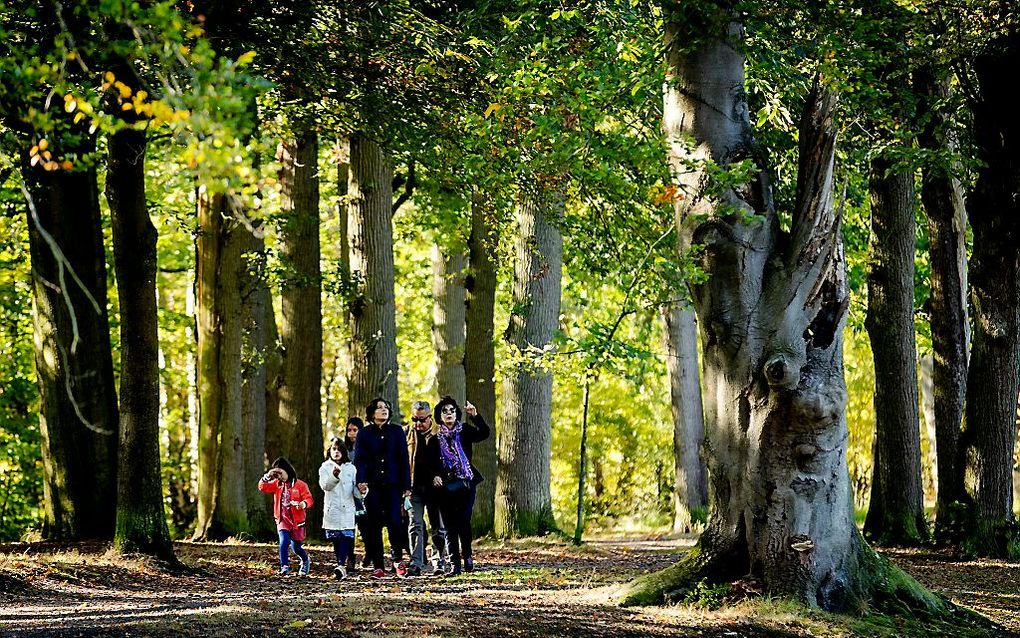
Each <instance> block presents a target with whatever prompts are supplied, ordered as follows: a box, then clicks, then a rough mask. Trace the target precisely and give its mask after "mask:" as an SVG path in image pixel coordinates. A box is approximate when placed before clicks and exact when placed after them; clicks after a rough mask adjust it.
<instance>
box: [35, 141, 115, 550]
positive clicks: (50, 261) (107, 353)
mask: <svg viewBox="0 0 1020 638" xmlns="http://www.w3.org/2000/svg"><path fill="white" fill-rule="evenodd" d="M82 150H83V151H86V152H88V151H91V150H94V149H91V148H85V149H82ZM23 174H24V178H25V183H26V185H27V192H28V194H29V202H28V226H29V246H30V251H31V257H32V285H33V293H34V295H33V306H34V310H35V312H34V313H33V314H34V329H35V368H36V378H37V382H38V385H39V405H40V411H39V428H40V431H41V433H42V458H43V473H44V483H43V499H44V517H43V536H44V537H45V538H48V539H54V540H78V539H86V538H102V539H112V538H113V535H114V526H115V521H116V500H117V499H116V494H117V440H118V431H119V425H118V421H119V418H118V415H117V395H116V391H115V388H114V380H113V360H112V356H111V350H110V324H109V320H108V318H107V313H106V299H107V292H106V257H105V253H104V250H103V234H102V224H101V221H100V210H99V191H98V187H97V185H96V171H95V169H94V168H84V169H81V170H76V171H64V170H58V171H53V172H46V171H43V170H42V169H41V168H39V167H35V168H32V167H28V166H27V164H26V166H25V167H24V169H23Z"/></svg>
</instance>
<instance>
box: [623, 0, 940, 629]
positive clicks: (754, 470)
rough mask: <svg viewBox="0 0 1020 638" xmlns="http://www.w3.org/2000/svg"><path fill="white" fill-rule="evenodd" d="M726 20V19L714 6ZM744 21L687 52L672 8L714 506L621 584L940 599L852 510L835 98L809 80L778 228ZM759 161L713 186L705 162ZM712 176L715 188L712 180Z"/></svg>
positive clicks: (807, 600)
mask: <svg viewBox="0 0 1020 638" xmlns="http://www.w3.org/2000/svg"><path fill="white" fill-rule="evenodd" d="M718 12H719V14H720V15H719V16H718V17H719V18H720V20H719V21H720V23H722V24H727V23H726V21H725V19H724V18H732V16H731V15H730V14H729V9H727V8H725V7H722V6H720V7H719V9H718ZM740 37H741V27H740V25H738V24H736V23H734V22H729V23H728V24H727V26H726V27H725V33H723V34H722V35H720V36H716V37H710V36H704V35H703V36H702V38H701V39H700V41H699V44H698V46H696V47H695V48H694V49H693V51H691V50H690V49H689V48H688V47H690V44H691V43H690V41H689V40H688V38H687V37H686V36H685V35H684V34H682V33H681V32H680V25H678V24H676V23H669V24H668V26H667V30H666V44H667V52H668V58H667V60H668V65H669V72H670V77H669V78H668V86H667V91H666V100H665V107H664V126H665V128H666V130H667V131H668V132H671V134H670V136H669V137H670V140H671V141H672V142H673V144H672V145H671V146H672V148H671V152H673V153H675V154H677V155H678V156H679V157H682V158H683V164H684V166H685V167H686V169H687V170H686V171H685V172H682V173H681V174H680V175H679V181H680V183H681V185H682V186H683V194H684V199H683V200H682V202H683V206H682V208H681V210H679V211H678V213H679V218H680V219H679V222H680V225H679V230H680V234H681V236H682V241H685V242H686V243H688V244H690V245H694V244H700V245H702V246H703V247H704V249H703V251H702V252H701V255H702V259H703V263H702V266H703V268H704V270H705V271H706V272H708V273H709V275H710V276H709V278H708V280H707V281H706V282H704V283H701V284H697V285H694V286H692V293H693V294H692V297H693V301H694V307H695V309H696V311H697V315H698V319H699V327H700V331H701V342H702V351H703V362H704V363H703V372H704V385H705V388H706V391H705V395H704V408H705V424H706V429H707V439H706V441H707V460H708V465H709V471H710V476H711V482H712V486H713V489H712V492H711V496H710V511H711V514H710V519H709V524H708V528H707V530H706V531H705V533H704V534H702V536H701V538H700V539H699V542H698V546H697V547H696V548H695V550H694V551H693V552H692V553H690V554H689V555H688V556H687V557H686V558H685V559H684V560H683V561H681V563H679V564H678V565H676V566H674V567H673V568H670V569H669V570H666V571H665V572H660V573H659V574H657V575H650V576H647V577H643V578H641V579H638V580H636V581H634V582H633V583H631V584H630V585H629V586H628V587H625V588H624V589H623V591H622V592H621V600H622V601H623V602H624V603H649V602H656V601H662V600H665V599H667V598H669V595H670V592H674V591H677V590H683V589H684V588H685V587H690V586H691V585H693V584H695V583H697V582H699V581H700V580H701V579H707V580H708V581H710V582H726V581H727V580H729V579H732V578H735V577H737V576H741V575H749V576H750V577H753V578H755V579H757V580H759V581H760V582H761V584H762V587H763V590H764V591H765V592H766V593H769V594H772V595H780V596H786V597H790V598H793V599H795V600H798V601H800V602H802V603H804V604H807V605H809V606H812V607H820V608H822V609H826V610H833V611H839V610H851V609H859V608H860V607H861V606H862V605H866V604H868V603H869V602H870V601H875V602H879V601H880V600H881V599H886V598H892V599H894V600H896V601H899V603H900V604H903V605H906V606H908V607H910V608H913V609H923V610H928V611H940V610H944V609H945V608H946V603H944V602H943V601H942V600H940V599H939V598H937V597H935V596H933V595H932V594H930V593H928V592H926V591H925V590H924V589H923V588H921V587H920V586H919V585H917V583H916V582H914V581H913V580H912V579H910V578H909V577H907V576H905V575H904V574H902V572H900V571H899V570H896V569H895V568H893V567H891V566H890V565H889V564H888V563H887V562H886V561H884V560H883V559H881V558H879V557H878V556H877V555H876V554H875V553H874V552H873V551H871V549H870V548H868V546H867V544H866V543H865V542H864V541H863V539H862V538H861V536H860V534H859V533H858V531H857V528H856V526H855V525H854V518H853V509H852V504H851V494H850V479H849V472H848V470H847V461H846V447H847V435H848V432H847V425H846V417H845V406H846V398H847V392H846V386H845V382H844V377H843V356H842V334H843V327H844V322H845V315H846V307H847V302H848V290H847V283H846V275H845V263H844V258H843V248H842V238H841V233H840V215H839V213H838V212H836V211H834V210H833V192H832V190H833V189H832V180H833V161H834V154H835V153H834V146H835V127H834V126H833V123H832V117H833V111H834V107H835V102H836V100H835V97H834V96H833V95H832V94H831V93H829V92H828V91H826V90H824V89H822V88H820V87H819V86H817V84H816V86H815V88H814V89H813V90H812V93H811V95H810V96H809V98H808V100H807V104H806V105H805V110H804V115H803V118H802V120H801V131H800V161H799V170H798V178H797V201H796V206H795V208H794V210H793V215H792V223H791V227H790V230H789V232H786V231H783V230H781V229H780V227H779V223H778V219H777V216H776V213H775V211H774V210H773V207H772V199H771V194H770V189H769V184H768V177H767V174H766V173H765V172H764V171H763V170H762V169H761V167H762V166H764V163H763V162H762V161H761V158H760V155H759V154H758V152H757V149H756V148H755V144H754V141H753V136H752V133H751V127H750V122H749V120H748V111H747V103H746V97H745V94H744V66H743V65H744V61H743V54H742V47H741V46H740V45H739V42H738V40H739V39H740ZM744 159H752V160H754V162H755V164H756V166H757V167H758V168H757V169H756V170H754V171H751V172H750V174H749V177H748V179H747V181H746V182H745V183H743V184H739V185H737V186H734V187H726V188H719V187H717V186H715V185H713V184H711V183H710V180H709V179H708V177H707V174H706V171H705V166H706V163H707V162H712V163H715V164H717V165H720V166H732V165H733V164H734V163H735V162H739V161H741V160H744ZM714 186H715V187H714Z"/></svg>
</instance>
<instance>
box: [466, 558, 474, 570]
mask: <svg viewBox="0 0 1020 638" xmlns="http://www.w3.org/2000/svg"><path fill="white" fill-rule="evenodd" d="M464 571H466V572H468V573H470V572H473V571H475V561H474V560H472V559H470V558H465V559H464Z"/></svg>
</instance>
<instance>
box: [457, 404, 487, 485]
mask: <svg viewBox="0 0 1020 638" xmlns="http://www.w3.org/2000/svg"><path fill="white" fill-rule="evenodd" d="M489 433H490V432H489V424H488V423H486V422H485V419H483V418H482V415H481V414H476V415H475V416H468V418H467V419H466V420H465V421H464V429H462V430H461V431H460V444H461V445H462V446H464V454H465V455H466V456H467V458H468V461H469V462H470V461H471V453H472V450H471V448H472V447H473V446H474V444H475V443H481V442H482V441H484V440H485V439H487V438H489ZM471 471H472V472H474V473H475V478H474V480H473V481H472V483H474V484H475V485H478V484H479V483H481V482H482V481H484V480H485V477H484V476H482V473H481V472H479V471H478V468H477V467H475V464H474V463H473V462H472V463H471Z"/></svg>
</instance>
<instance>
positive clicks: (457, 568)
mask: <svg viewBox="0 0 1020 638" xmlns="http://www.w3.org/2000/svg"><path fill="white" fill-rule="evenodd" d="M460 574H461V571H460V565H454V566H453V569H452V570H450V573H449V574H448V575H449V576H460Z"/></svg>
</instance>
